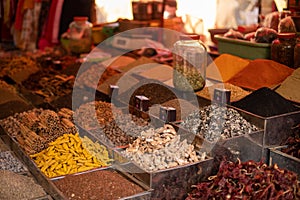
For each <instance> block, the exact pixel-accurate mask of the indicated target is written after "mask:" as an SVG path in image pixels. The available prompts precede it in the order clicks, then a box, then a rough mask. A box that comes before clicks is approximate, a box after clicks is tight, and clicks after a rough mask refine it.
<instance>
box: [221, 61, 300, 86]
mask: <svg viewBox="0 0 300 200" xmlns="http://www.w3.org/2000/svg"><path fill="white" fill-rule="evenodd" d="M293 71H294V69H292V68H289V67H288V66H285V65H283V64H280V63H277V62H275V61H273V60H268V59H255V60H253V61H251V62H250V63H249V64H248V65H247V66H246V67H245V68H244V69H243V70H241V71H240V72H239V73H237V74H235V75H234V76H233V77H232V78H230V79H229V80H228V81H227V82H228V83H231V84H233V85H236V86H239V87H242V88H247V89H250V90H257V89H259V88H261V87H269V88H271V87H274V86H277V85H278V84H280V83H281V82H283V81H284V80H285V79H286V78H287V77H288V76H290V75H291V74H292V73H293Z"/></svg>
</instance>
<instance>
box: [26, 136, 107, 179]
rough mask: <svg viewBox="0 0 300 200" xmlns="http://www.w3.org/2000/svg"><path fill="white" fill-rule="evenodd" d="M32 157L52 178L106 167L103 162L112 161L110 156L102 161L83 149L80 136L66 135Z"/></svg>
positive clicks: (104, 157) (103, 156) (104, 156)
mask: <svg viewBox="0 0 300 200" xmlns="http://www.w3.org/2000/svg"><path fill="white" fill-rule="evenodd" d="M106 156H107V157H106ZM30 157H31V158H32V159H33V160H34V162H35V163H36V165H37V166H38V167H39V168H40V169H41V171H42V172H43V173H44V174H45V175H46V176H47V177H50V178H51V177H56V176H63V175H67V174H73V173H77V172H83V171H87V170H91V169H94V168H97V167H105V166H107V163H105V162H102V161H101V160H105V161H109V160H110V158H109V157H108V154H105V155H104V154H103V155H102V159H101V160H98V159H97V158H96V157H95V156H93V155H92V154H91V153H90V152H89V151H88V150H87V149H86V148H84V147H83V145H82V141H81V139H80V137H79V135H78V134H75V135H74V134H64V135H62V136H60V137H58V138H57V139H56V140H55V141H53V142H51V143H50V144H49V147H48V148H47V149H45V150H43V151H41V152H39V153H37V154H33V155H30Z"/></svg>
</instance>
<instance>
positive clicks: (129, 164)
mask: <svg viewBox="0 0 300 200" xmlns="http://www.w3.org/2000/svg"><path fill="white" fill-rule="evenodd" d="M122 151H124V149H119V150H115V151H114V152H115V154H116V156H114V158H115V159H116V160H115V165H114V167H115V168H116V169H118V170H119V171H123V172H124V173H127V174H130V175H131V176H133V177H134V178H136V179H138V180H139V181H141V182H143V183H144V184H146V185H147V186H149V187H150V188H151V189H153V191H152V192H151V199H184V198H185V197H186V195H187V194H188V192H190V191H191V186H192V185H193V184H196V183H198V182H201V181H205V180H207V178H208V177H209V176H210V175H211V170H212V167H213V158H211V157H209V158H208V159H206V160H204V161H199V162H194V163H190V164H186V165H182V166H177V167H173V168H169V169H164V170H158V171H154V172H149V171H147V170H145V169H142V168H141V167H140V166H139V165H138V164H136V163H135V162H133V161H131V160H130V159H128V158H126V157H125V156H124V155H122ZM118 158H119V159H118Z"/></svg>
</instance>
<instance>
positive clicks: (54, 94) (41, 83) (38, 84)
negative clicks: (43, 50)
mask: <svg viewBox="0 0 300 200" xmlns="http://www.w3.org/2000/svg"><path fill="white" fill-rule="evenodd" d="M74 81H75V77H74V76H73V75H70V76H68V75H65V74H58V73H56V72H51V71H39V72H37V73H35V74H33V75H31V76H30V77H29V78H28V79H26V81H23V82H22V85H23V86H24V87H25V88H26V89H28V90H31V91H32V92H33V93H35V94H37V95H40V96H42V97H43V98H44V101H45V102H51V101H52V100H54V99H55V98H58V97H61V96H64V95H68V94H71V92H72V90H73V86H74Z"/></svg>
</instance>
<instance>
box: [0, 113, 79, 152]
mask: <svg viewBox="0 0 300 200" xmlns="http://www.w3.org/2000/svg"><path fill="white" fill-rule="evenodd" d="M72 120H73V111H72V110H70V109H68V108H61V109H60V110H59V111H58V112H57V113H56V112H54V111H52V110H48V109H42V108H40V109H37V108H35V109H32V110H29V111H26V112H22V113H16V114H15V115H14V116H9V117H7V118H5V119H3V120H1V121H0V124H1V126H2V127H3V128H4V130H5V131H6V132H7V133H8V134H9V135H11V136H12V137H14V138H15V139H16V140H17V141H18V143H19V144H20V146H21V147H22V148H23V149H24V150H25V151H26V152H27V153H28V154H34V153H38V152H40V151H42V150H43V149H45V148H47V147H48V143H49V142H52V141H54V140H55V139H56V138H58V137H59V136H61V135H63V134H65V133H72V134H75V133H76V132H77V128H76V127H75V125H74V124H73V122H72Z"/></svg>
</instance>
